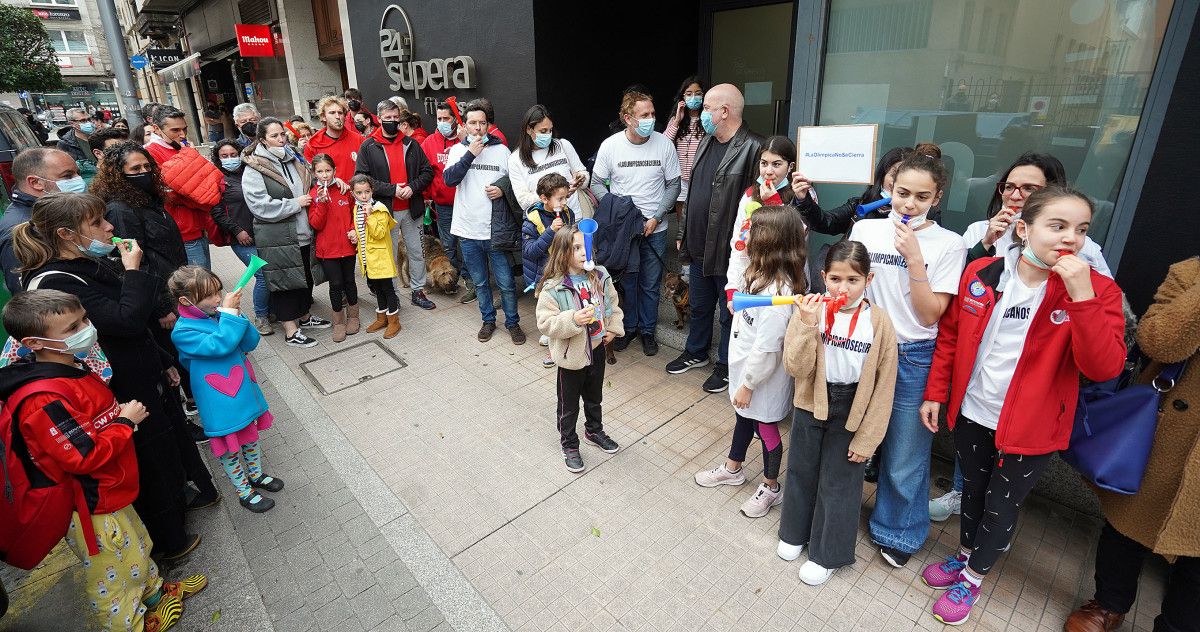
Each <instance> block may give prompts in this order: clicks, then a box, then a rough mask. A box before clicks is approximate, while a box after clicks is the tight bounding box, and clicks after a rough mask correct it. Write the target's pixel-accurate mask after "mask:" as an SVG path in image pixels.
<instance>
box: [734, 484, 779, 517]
mask: <svg viewBox="0 0 1200 632" xmlns="http://www.w3.org/2000/svg"><path fill="white" fill-rule="evenodd" d="M782 502H783V486H782V485H780V486H779V489H777V490H775V491H771V488H770V487H767V484H766V483H759V485H758V489H757V490H756V491H755V492H754V495H753V496H751V497H750V500H747V501H746V502H744V503H742V513H743V514H745V515H746V517H747V518H762V517H763V516H765V515H767V512H768V511H771V507H774V506H775V505H778V504H780V503H782Z"/></svg>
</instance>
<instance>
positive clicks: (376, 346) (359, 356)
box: [300, 341, 408, 395]
mask: <svg viewBox="0 0 1200 632" xmlns="http://www.w3.org/2000/svg"><path fill="white" fill-rule="evenodd" d="M406 366H408V365H407V364H405V363H404V360H401V359H400V357H399V356H397V355H396V354H394V353H392V351H391V349H388V348H387V347H385V346H383V345H382V344H380V343H379V342H378V341H371V342H364V343H362V344H358V345H355V346H353V347H350V348H348V349H342V350H339V351H336V352H334V353H331V354H329V355H327V356H325V357H323V358H317V359H316V360H309V361H308V362H304V363H301V365H300V368H302V369H304V374H305V375H307V376H308V379H309V380H310V381H312V383H313V385H315V386H316V387H317V388H318V389H320V391H321V394H322V395H330V394H333V393H336V392H338V391H343V390H346V389H348V388H350V387H351V386H354V385H356V384H362V383H363V382H368V381H370V380H373V379H375V378H377V377H379V376H381V375H387V374H388V373H391V372H392V371H396V370H398V369H403V368H404V367H406Z"/></svg>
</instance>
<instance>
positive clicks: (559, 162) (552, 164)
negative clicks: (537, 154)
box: [529, 158, 567, 174]
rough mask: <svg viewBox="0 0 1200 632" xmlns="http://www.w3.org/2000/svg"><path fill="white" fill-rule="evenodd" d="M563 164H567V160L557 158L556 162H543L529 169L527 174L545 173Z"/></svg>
mask: <svg viewBox="0 0 1200 632" xmlns="http://www.w3.org/2000/svg"><path fill="white" fill-rule="evenodd" d="M565 164H567V159H566V158H559V159H558V160H551V161H550V162H544V163H542V164H540V165H538V166H536V167H534V168H533V169H530V170H529V173H531V174H534V173H537V172H539V171H545V170H547V169H551V168H554V167H558V166H560V165H565Z"/></svg>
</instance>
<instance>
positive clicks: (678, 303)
mask: <svg viewBox="0 0 1200 632" xmlns="http://www.w3.org/2000/svg"><path fill="white" fill-rule="evenodd" d="M663 288H665V289H666V290H667V296H670V297H671V303H672V304H674V305H675V328H676V329H683V325H684V323H686V322H687V321H688V284H687V281H684V280H683V277H682V276H680V275H679V274H678V273H676V272H668V273H667V276H666V278H664V279H663Z"/></svg>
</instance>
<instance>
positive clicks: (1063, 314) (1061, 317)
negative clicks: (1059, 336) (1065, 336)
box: [1050, 309, 1071, 325]
mask: <svg viewBox="0 0 1200 632" xmlns="http://www.w3.org/2000/svg"><path fill="white" fill-rule="evenodd" d="M1068 320H1071V317H1070V316H1068V315H1067V310H1065V309H1056V310H1054V311H1052V312H1050V322H1052V323H1054V324H1055V325H1061V324H1063V323H1065V322H1067V321H1068Z"/></svg>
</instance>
